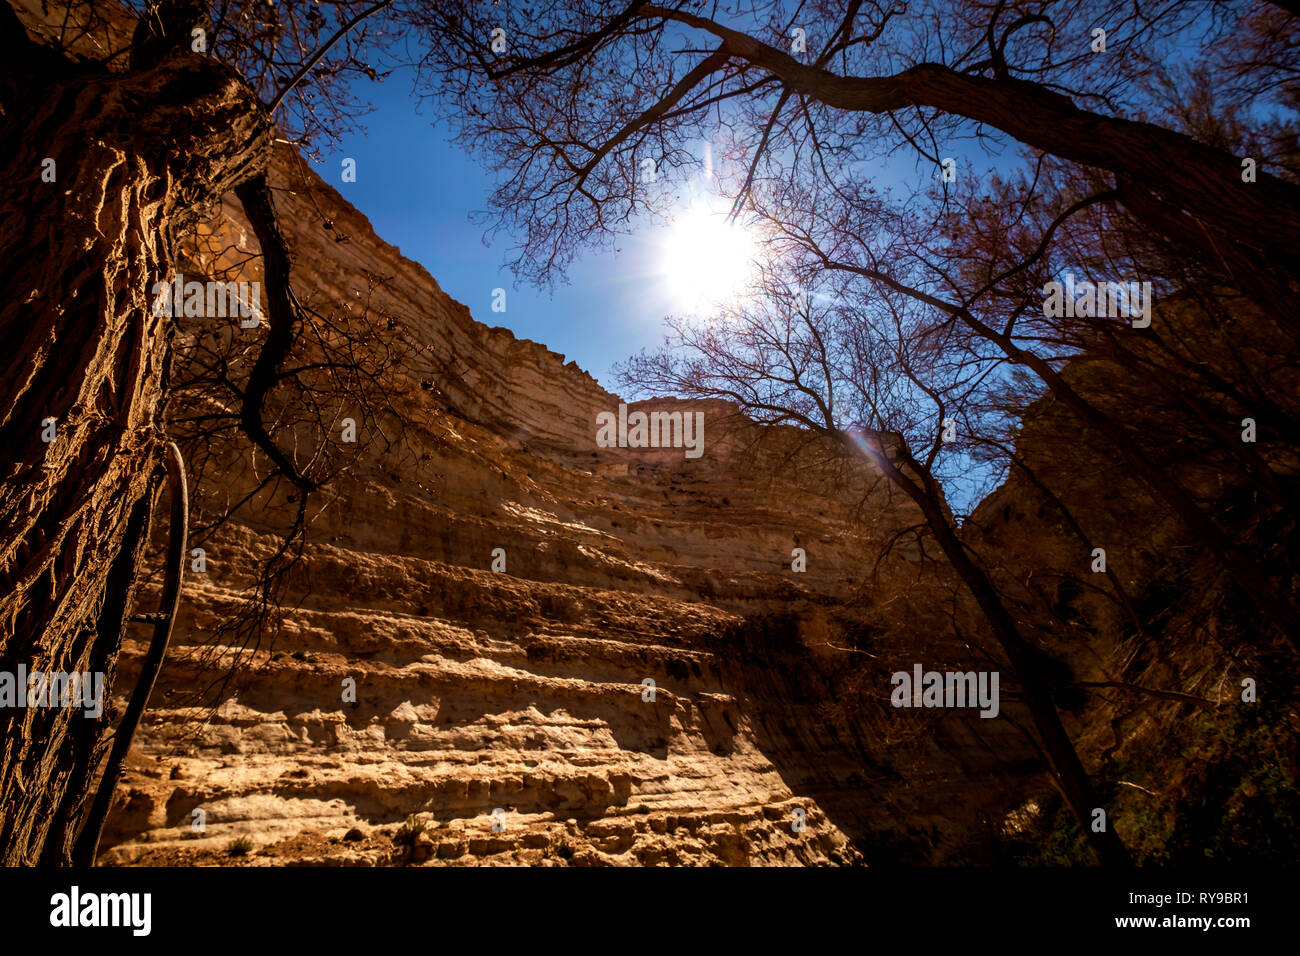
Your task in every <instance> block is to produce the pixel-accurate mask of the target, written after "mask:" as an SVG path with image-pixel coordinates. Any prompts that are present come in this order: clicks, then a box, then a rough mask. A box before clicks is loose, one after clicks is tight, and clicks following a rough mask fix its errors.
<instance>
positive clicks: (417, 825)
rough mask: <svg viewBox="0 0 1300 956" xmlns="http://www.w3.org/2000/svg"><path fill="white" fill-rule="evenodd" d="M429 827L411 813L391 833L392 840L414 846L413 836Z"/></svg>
mask: <svg viewBox="0 0 1300 956" xmlns="http://www.w3.org/2000/svg"><path fill="white" fill-rule="evenodd" d="M428 829H429V825H428V824H427V823H425V822H424V821H423V820H421V819H420V818H419V817H418V816H416V815H415V814H414V813H412V814H411V815H410V816H409V817H407V818H406V822H405V823H403V824H402V825H401V826H400V827H398V828H397V832H396V833H394V834H393V842H394V843H400V844H401V845H403V846H414V845H415V838H416V837H418V836H419V835H420V834H421V833H424V832H425V831H426V830H428Z"/></svg>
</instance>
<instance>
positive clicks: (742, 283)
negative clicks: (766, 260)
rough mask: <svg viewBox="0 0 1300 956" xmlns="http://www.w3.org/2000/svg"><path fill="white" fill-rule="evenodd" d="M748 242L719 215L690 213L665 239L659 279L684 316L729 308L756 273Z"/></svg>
mask: <svg viewBox="0 0 1300 956" xmlns="http://www.w3.org/2000/svg"><path fill="white" fill-rule="evenodd" d="M757 251H758V250H757V247H756V244H755V242H754V237H753V236H752V235H751V234H750V233H748V232H747V231H746V230H745V229H744V228H743V227H742V226H739V225H736V224H733V223H731V222H729V221H728V218H727V216H726V214H725V213H719V212H714V211H710V210H707V209H700V208H695V209H691V210H690V211H688V212H686V213H685V214H684V215H682V216H680V217H678V219H677V221H676V222H674V223H673V226H672V229H671V230H670V232H669V234H668V239H667V249H666V251H665V262H664V273H665V275H666V276H667V279H668V287H669V291H670V293H671V294H672V296H673V298H674V300H675V301H676V303H677V306H678V308H681V309H683V310H686V311H689V312H702V311H706V310H708V309H712V308H717V307H719V306H726V305H730V304H732V303H734V302H735V301H736V300H737V299H738V297H739V296H740V295H741V294H743V293H744V292H745V290H746V288H747V286H748V285H749V284H750V282H751V281H752V279H753V278H754V274H755V272H756V268H755V261H754V260H755V256H756V255H757Z"/></svg>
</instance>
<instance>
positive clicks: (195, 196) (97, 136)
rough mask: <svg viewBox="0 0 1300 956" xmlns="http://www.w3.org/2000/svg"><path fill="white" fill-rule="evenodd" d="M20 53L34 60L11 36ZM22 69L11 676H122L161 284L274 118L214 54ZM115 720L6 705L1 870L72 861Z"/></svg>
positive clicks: (8, 614)
mask: <svg viewBox="0 0 1300 956" xmlns="http://www.w3.org/2000/svg"><path fill="white" fill-rule="evenodd" d="M11 25H12V18H10V19H9V21H7V22H6V24H5V26H4V29H5V30H6V31H9V30H10V27H11ZM6 46H7V48H8V49H7V52H9V53H14V52H15V50H17V52H19V53H25V52H26V51H24V50H22V49H19V41H18V40H16V39H15V38H14V35H13V34H12V33H7V36H6ZM13 65H14V66H15V67H17V68H18V69H16V71H15V72H16V74H18V75H20V76H23V75H24V73H23V69H22V68H23V67H24V66H26V67H28V68H29V69H28V71H27V72H26V74H25V76H26V79H27V80H28V81H29V82H31V83H32V84H33V85H32V86H30V87H28V88H24V87H23V85H22V84H21V83H13V84H11V85H9V86H7V87H6V89H5V91H4V102H3V110H4V115H3V120H2V129H0V142H3V143H4V144H5V149H4V151H3V158H2V159H0V208H4V209H5V210H6V211H7V213H6V215H5V216H4V217H3V220H2V221H0V256H2V257H3V260H4V262H5V264H6V265H5V268H6V273H7V274H8V275H9V276H10V277H11V279H10V282H11V284H10V287H9V289H8V290H7V294H6V296H5V297H4V299H3V301H0V383H2V385H0V388H2V389H3V393H2V394H0V448H3V449H4V455H3V460H2V461H0V468H2V469H3V472H2V480H0V668H3V669H6V670H9V671H11V672H12V671H13V670H14V669H15V667H16V666H17V665H18V664H24V665H26V666H27V667H28V669H29V670H30V669H40V670H44V671H60V670H62V671H74V670H76V671H86V670H91V671H94V670H100V671H106V672H109V674H110V676H111V672H112V670H113V669H114V665H115V660H116V656H117V650H118V646H119V644H120V639H121V628H122V621H123V618H124V615H125V614H126V613H127V610H128V608H129V606H130V588H131V585H132V581H133V579H134V576H135V574H134V572H135V566H136V562H137V554H138V551H139V549H140V546H141V542H142V540H143V534H144V531H145V529H146V528H147V524H148V512H149V508H150V506H149V502H150V499H151V497H152V491H153V490H154V488H155V487H156V481H157V468H158V465H159V462H160V461H161V457H160V447H161V446H160V432H159V415H160V412H161V404H162V402H163V395H164V390H163V383H164V378H165V374H166V372H165V369H166V364H167V356H168V348H169V339H170V335H171V327H170V319H167V318H164V317H160V316H154V315H152V314H151V308H150V306H151V298H150V296H149V291H150V288H151V286H152V284H153V283H154V282H155V281H158V280H159V279H160V278H163V277H165V276H167V275H168V274H169V273H170V269H171V263H172V260H173V255H174V250H173V248H172V237H173V235H174V234H175V232H176V231H177V230H178V229H180V228H182V227H184V226H185V225H186V224H187V223H188V222H190V221H191V220H192V219H193V217H194V216H195V215H196V213H197V211H198V210H199V209H200V208H201V207H202V206H203V205H204V204H205V203H207V202H209V201H210V200H212V199H213V198H215V197H218V196H220V195H221V194H223V193H224V192H226V191H228V190H229V189H231V188H232V187H234V186H235V185H236V184H237V183H238V182H240V181H241V180H242V179H244V178H246V177H247V176H249V175H250V174H252V173H253V172H255V171H256V169H257V168H258V167H259V164H261V163H262V162H264V157H265V155H266V152H267V147H268V145H269V142H270V139H269V127H268V125H267V122H266V119H265V114H264V111H261V110H260V109H258V108H257V106H256V102H255V100H253V99H252V98H251V95H250V94H249V92H248V91H247V90H246V88H244V87H243V86H242V85H241V84H240V83H239V82H238V81H237V79H236V78H235V77H234V76H233V75H232V74H230V73H229V72H228V71H226V70H225V69H224V68H222V67H220V66H219V65H217V64H215V63H212V62H210V61H206V60H203V59H200V58H198V57H189V56H185V57H173V58H170V59H167V60H164V61H163V62H162V63H160V64H159V65H157V66H156V67H154V68H152V69H148V70H144V71H134V72H127V73H98V72H89V71H87V70H85V69H82V68H80V67H74V66H73V65H72V64H62V65H61V66H62V69H61V70H60V71H59V73H58V74H57V75H55V74H53V73H52V72H51V68H53V67H56V66H59V64H56V63H55V62H53V61H52V60H51V59H50V58H49V55H48V54H45V53H40V52H36V51H32V52H31V53H30V57H29V58H28V59H27V60H26V61H21V60H20V61H19V62H18V63H15V64H13ZM38 89H39V93H38V92H36V90H38ZM46 157H49V158H52V159H53V160H54V161H55V163H56V166H55V170H56V180H55V181H54V182H43V181H42V178H41V174H42V169H43V166H42V161H43V160H44V159H45V158H46ZM49 419H53V420H54V423H53V427H54V434H55V438H54V440H53V441H50V442H46V441H45V440H44V438H43V434H44V436H45V437H48V435H49V431H48V425H49V422H48V420H49ZM109 725H110V719H109V715H108V714H105V715H104V717H102V718H101V719H99V720H92V719H89V718H86V717H83V716H81V712H80V711H78V710H70V709H65V708H48V709H47V708H26V709H5V710H4V711H3V713H2V715H0V737H3V740H4V751H3V755H2V756H0V805H3V806H4V807H5V814H4V816H3V820H0V862H2V863H6V864H11V863H33V862H37V861H38V860H43V861H46V862H61V861H65V860H66V859H67V854H68V852H69V848H70V846H71V843H72V841H73V840H74V839H75V836H76V829H77V825H78V821H79V814H80V811H81V809H82V807H81V803H82V802H83V801H84V798H85V793H84V792H83V790H82V789H81V787H80V785H78V786H70V784H71V783H72V782H74V781H76V782H78V784H82V783H84V778H85V775H86V773H87V771H88V769H93V767H94V765H95V762H96V760H97V758H98V756H100V751H101V744H102V743H103V735H104V733H105V731H106V729H107V728H108V727H109Z"/></svg>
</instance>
